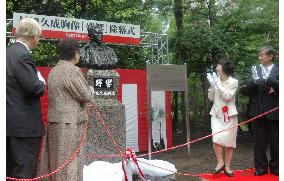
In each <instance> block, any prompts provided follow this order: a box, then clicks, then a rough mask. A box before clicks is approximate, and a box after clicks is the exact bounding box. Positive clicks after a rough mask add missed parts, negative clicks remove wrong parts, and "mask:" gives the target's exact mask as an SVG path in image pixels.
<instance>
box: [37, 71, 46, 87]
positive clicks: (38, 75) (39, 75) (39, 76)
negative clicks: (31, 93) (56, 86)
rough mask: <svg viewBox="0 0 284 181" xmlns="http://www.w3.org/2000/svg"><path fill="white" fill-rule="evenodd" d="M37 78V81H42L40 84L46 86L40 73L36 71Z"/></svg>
mask: <svg viewBox="0 0 284 181" xmlns="http://www.w3.org/2000/svg"><path fill="white" fill-rule="evenodd" d="M37 77H38V79H39V80H40V81H42V82H43V83H44V85H46V84H45V80H44V78H43V77H42V76H41V73H40V71H37Z"/></svg>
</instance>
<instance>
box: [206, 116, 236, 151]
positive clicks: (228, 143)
mask: <svg viewBox="0 0 284 181" xmlns="http://www.w3.org/2000/svg"><path fill="white" fill-rule="evenodd" d="M237 124H238V117H237V115H234V116H230V121H229V122H224V119H223V118H217V117H215V116H211V129H212V134H214V133H217V132H219V131H222V130H224V129H228V128H230V127H233V126H235V125H237ZM237 131H238V127H235V128H233V129H230V130H226V131H223V132H221V133H218V134H215V135H213V142H214V143H217V144H219V145H222V146H225V147H232V148H236V139H237Z"/></svg>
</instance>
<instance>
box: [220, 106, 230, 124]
mask: <svg viewBox="0 0 284 181" xmlns="http://www.w3.org/2000/svg"><path fill="white" fill-rule="evenodd" d="M228 110H229V108H228V106H223V107H222V111H223V114H224V122H229V121H230V117H229V114H228Z"/></svg>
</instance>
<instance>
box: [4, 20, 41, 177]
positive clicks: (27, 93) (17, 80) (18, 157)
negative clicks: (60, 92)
mask: <svg viewBox="0 0 284 181" xmlns="http://www.w3.org/2000/svg"><path fill="white" fill-rule="evenodd" d="M40 35H41V27H40V25H39V24H38V22H37V21H36V20H34V19H32V18H23V19H21V20H20V21H19V22H18V23H17V25H16V42H15V43H14V44H13V45H11V46H10V47H8V48H7V50H6V175H7V176H8V177H16V178H32V177H36V167H37V161H38V156H39V150H40V145H41V138H42V136H43V135H44V126H43V122H42V118H41V105H40V97H41V96H42V95H43V94H44V89H45V80H44V79H43V77H42V76H41V74H40V72H38V71H37V69H36V64H35V62H34V60H33V58H32V56H31V54H30V51H31V50H32V49H34V48H35V47H36V46H37V45H38V43H39V39H40Z"/></svg>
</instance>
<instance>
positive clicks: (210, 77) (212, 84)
mask: <svg viewBox="0 0 284 181" xmlns="http://www.w3.org/2000/svg"><path fill="white" fill-rule="evenodd" d="M207 80H208V82H209V84H210V86H211V87H215V86H216V85H215V82H214V80H213V78H212V76H211V74H210V73H207Z"/></svg>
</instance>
